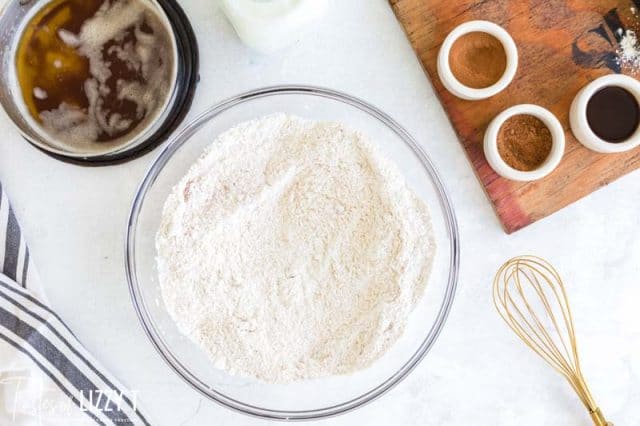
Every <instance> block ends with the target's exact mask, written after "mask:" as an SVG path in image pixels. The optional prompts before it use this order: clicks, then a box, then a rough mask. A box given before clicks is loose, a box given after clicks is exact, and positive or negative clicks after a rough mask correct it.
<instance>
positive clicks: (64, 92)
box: [16, 0, 175, 151]
mask: <svg viewBox="0 0 640 426" xmlns="http://www.w3.org/2000/svg"><path fill="white" fill-rule="evenodd" d="M172 46H173V41H172V39H171V35H170V33H169V30H168V29H167V26H166V25H165V24H164V23H163V22H162V19H161V18H160V16H159V15H158V13H157V12H156V11H155V10H154V9H153V6H152V4H151V3H148V2H147V1H144V0H53V1H51V2H49V3H47V4H46V6H44V7H43V8H42V9H41V10H39V11H38V12H37V13H36V15H35V16H34V17H33V18H32V19H31V20H30V21H29V23H28V24H27V26H26V28H25V30H24V32H23V34H22V36H21V38H20V42H19V45H18V48H17V52H16V76H17V80H18V84H19V86H20V91H21V92H22V97H23V100H24V104H25V106H26V108H27V109H28V111H29V114H30V115H31V116H32V117H33V119H34V120H35V121H36V122H37V124H38V125H39V126H40V127H41V128H43V130H44V131H45V133H46V134H47V135H49V136H50V137H52V138H53V140H52V141H51V142H53V143H56V144H58V145H60V146H61V147H62V148H65V149H71V150H76V149H77V150H81V151H94V150H98V151H100V150H105V149H109V150H110V149H115V148H117V147H119V146H121V145H124V144H126V143H127V142H129V141H130V140H131V139H132V138H133V137H135V136H136V135H137V134H138V133H140V132H141V131H142V130H143V129H144V128H145V127H146V126H148V124H149V123H150V122H151V121H152V120H153V119H154V118H155V117H156V116H157V115H158V114H159V112H160V110H161V108H162V107H163V105H164V104H165V102H166V100H167V98H168V97H169V95H170V88H171V86H172V84H173V80H174V79H175V76H174V75H173V66H174V63H173V62H174V60H173V56H172V52H173V50H174V49H173V47H172Z"/></svg>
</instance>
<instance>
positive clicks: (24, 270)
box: [20, 244, 29, 288]
mask: <svg viewBox="0 0 640 426" xmlns="http://www.w3.org/2000/svg"><path fill="white" fill-rule="evenodd" d="M28 273H29V248H28V247H27V246H26V244H25V247H24V265H22V282H21V283H20V285H22V287H24V288H27V274H28Z"/></svg>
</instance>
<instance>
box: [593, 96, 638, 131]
mask: <svg viewBox="0 0 640 426" xmlns="http://www.w3.org/2000/svg"><path fill="white" fill-rule="evenodd" d="M587 123H589V127H590V128H591V130H593V133H595V134H596V135H597V136H598V137H599V138H600V139H602V140H604V141H606V142H610V143H621V142H624V141H626V140H628V139H629V138H630V137H631V136H633V134H634V133H635V132H636V130H637V129H638V125H639V124H640V106H638V101H637V100H636V97H635V96H634V95H633V94H632V93H630V92H629V91H627V90H625V89H623V88H622V87H617V86H608V87H604V88H602V89H600V90H599V91H597V92H596V93H595V94H594V95H593V96H592V97H591V98H590V99H589V102H588V103H587Z"/></svg>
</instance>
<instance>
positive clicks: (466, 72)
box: [449, 31, 507, 89]
mask: <svg viewBox="0 0 640 426" xmlns="http://www.w3.org/2000/svg"><path fill="white" fill-rule="evenodd" d="M449 67H450V68H451V72H452V73H453V75H454V76H455V78H456V79H458V81H459V82H460V83H462V84H464V85H465V86H467V87H471V88H473V89H484V88H486V87H490V86H493V85H494V84H496V83H497V82H498V80H500V78H501V77H502V75H503V74H504V72H505V70H506V69H507V53H506V51H505V50H504V46H503V45H502V43H501V42H500V40H498V39H497V38H495V37H494V36H492V35H491V34H487V33H483V32H480V31H474V32H471V33H468V34H464V35H463V36H461V37H460V38H459V39H457V40H456V41H455V43H453V46H451V53H450V54H449Z"/></svg>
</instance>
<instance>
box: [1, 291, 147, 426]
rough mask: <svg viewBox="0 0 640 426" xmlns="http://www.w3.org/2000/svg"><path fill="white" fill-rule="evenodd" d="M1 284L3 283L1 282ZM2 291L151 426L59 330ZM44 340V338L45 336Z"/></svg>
mask: <svg viewBox="0 0 640 426" xmlns="http://www.w3.org/2000/svg"><path fill="white" fill-rule="evenodd" d="M0 282H1V281H0ZM1 290H2V289H0V296H1V297H2V298H4V299H5V300H7V301H8V302H9V303H11V304H12V305H14V306H15V307H17V308H18V309H20V310H21V311H23V312H24V313H26V314H28V315H30V316H31V317H32V318H34V319H36V320H37V321H38V322H40V323H42V324H43V325H44V326H46V327H47V328H48V329H49V330H51V332H52V333H53V334H54V335H55V336H56V337H57V338H58V339H60V341H62V342H63V343H64V344H65V346H66V347H67V348H69V350H70V351H71V352H72V353H73V354H74V355H75V356H77V357H78V358H80V359H81V360H82V362H83V363H84V364H85V365H86V366H87V367H89V369H90V370H91V371H92V372H93V373H94V374H95V375H96V376H98V378H100V380H102V381H103V382H104V385H105V386H104V387H105V388H109V389H110V390H113V391H115V392H117V394H118V395H119V396H121V397H122V399H123V400H124V401H125V402H126V403H127V404H128V405H129V407H130V408H131V410H133V411H134V412H135V413H136V414H137V415H138V417H139V418H140V420H141V421H142V422H143V424H145V425H148V426H149V422H148V421H147V419H145V417H144V416H143V415H142V413H140V411H138V409H137V407H135V406H134V404H133V403H132V402H131V400H130V399H129V397H128V396H127V395H126V393H124V392H122V391H121V390H120V389H119V388H118V387H117V386H115V385H114V384H113V383H111V381H110V380H109V379H108V378H107V377H105V376H104V374H102V373H101V372H100V371H99V370H98V369H97V368H96V367H95V366H94V365H93V364H92V363H91V362H90V361H89V360H88V359H87V358H85V357H84V356H83V355H82V354H81V353H80V352H79V351H78V350H77V349H76V348H75V347H74V346H73V345H72V344H71V343H69V341H68V340H67V339H66V338H65V337H64V336H63V335H62V334H61V333H60V331H59V330H57V329H56V328H55V327H54V326H53V325H52V324H51V323H50V322H49V321H47V320H46V319H45V318H42V317H41V316H40V315H38V314H36V313H35V312H33V311H31V310H29V309H28V308H27V307H25V306H24V305H22V304H21V303H20V302H19V301H17V300H15V299H14V298H12V297H11V296H10V295H8V294H5V293H4V292H2V291H1ZM71 337H72V338H73V339H74V342H75V343H76V344H78V345H81V343H80V342H78V341H77V340H76V339H75V336H73V335H72V334H71ZM43 338H44V336H43Z"/></svg>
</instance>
